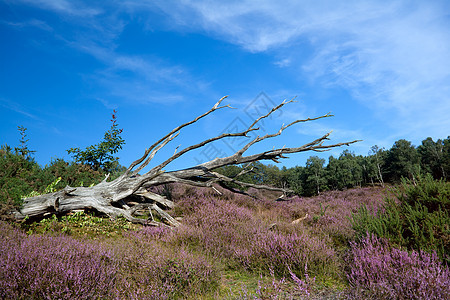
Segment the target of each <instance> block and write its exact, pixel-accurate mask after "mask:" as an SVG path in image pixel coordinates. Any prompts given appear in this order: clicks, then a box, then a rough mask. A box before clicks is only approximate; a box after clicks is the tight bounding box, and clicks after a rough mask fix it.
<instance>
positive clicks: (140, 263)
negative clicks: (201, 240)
mask: <svg viewBox="0 0 450 300" xmlns="http://www.w3.org/2000/svg"><path fill="white" fill-rule="evenodd" d="M165 235H170V230H164V229H159V228H153V229H151V228H147V229H145V230H143V231H142V232H138V233H135V234H130V235H129V236H128V239H126V240H122V241H121V242H119V243H116V249H117V253H118V254H119V255H120V257H121V258H122V264H123V267H124V268H123V270H122V271H123V280H124V282H125V284H124V285H123V288H122V289H118V290H117V298H119V299H179V298H181V299H185V298H188V297H189V296H191V297H192V296H193V295H199V294H203V293H208V292H211V291H214V290H215V289H217V287H218V281H219V275H218V272H217V270H216V268H215V267H214V266H213V265H212V264H211V263H209V262H208V261H207V260H206V259H205V258H204V257H203V256H201V255H194V254H192V253H191V252H189V251H188V250H186V249H184V248H183V247H177V248H174V249H171V248H168V247H166V246H165V245H164V242H162V241H160V240H158V239H159V238H160V237H162V238H163V239H164V236H165Z"/></svg>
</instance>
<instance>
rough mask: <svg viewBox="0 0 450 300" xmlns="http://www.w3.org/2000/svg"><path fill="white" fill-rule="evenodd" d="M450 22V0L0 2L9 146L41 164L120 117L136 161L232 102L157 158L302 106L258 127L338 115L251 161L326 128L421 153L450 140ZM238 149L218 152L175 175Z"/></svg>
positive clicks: (0, 79) (342, 137) (292, 132)
mask: <svg viewBox="0 0 450 300" xmlns="http://www.w3.org/2000/svg"><path fill="white" fill-rule="evenodd" d="M449 28H450V2H449V1H351V0H347V1H201V0H199V1H168V0H166V1H145V0H140V1H133V0H128V1H127V0H124V1H77V0H73V1H65V0H60V1H57V0H35V1H33V0H14V1H9V0H0V143H1V144H5V143H7V144H8V145H10V146H13V147H14V146H17V145H18V140H19V137H20V136H19V133H18V131H17V126H19V125H22V126H25V127H26V128H28V138H29V139H30V141H29V147H30V148H31V149H33V150H36V151H37V152H36V154H35V158H36V160H37V161H38V162H39V163H40V164H42V165H45V164H46V163H49V162H50V161H51V159H54V158H59V157H62V158H66V159H69V158H70V157H69V156H68V155H67V153H66V151H65V150H67V149H69V148H72V147H82V148H84V147H86V146H89V145H92V144H95V143H97V142H99V141H100V140H101V139H102V137H103V134H104V132H105V131H106V130H107V129H108V128H109V127H110V121H109V120H110V114H111V112H112V110H113V109H117V111H118V123H119V126H120V128H123V129H124V131H123V137H124V139H125V141H126V145H125V146H124V148H123V150H122V151H121V152H119V156H120V158H121V160H120V161H121V163H122V164H123V165H125V166H128V165H129V164H130V163H131V162H132V161H133V160H134V159H137V158H138V157H139V156H140V155H141V154H142V153H143V151H144V150H145V148H146V147H148V146H149V145H151V144H152V143H153V142H154V141H155V140H156V139H158V138H159V137H161V136H162V135H164V134H165V133H166V132H168V131H170V130H171V129H173V128H174V127H176V126H177V125H179V124H181V123H184V122H187V121H189V120H190V119H193V118H194V117H196V116H197V115H199V114H201V113H202V112H204V111H207V110H208V109H210V108H211V107H212V106H213V105H214V103H215V102H216V101H217V100H218V99H220V98H221V97H222V96H224V95H229V98H228V99H227V100H226V102H227V104H230V105H231V106H233V107H235V108H237V109H233V110H221V111H217V112H216V113H215V114H213V115H211V116H209V117H208V118H206V119H204V120H202V121H201V122H199V123H197V124H196V125H193V126H191V128H187V129H186V130H184V131H183V132H182V133H181V134H180V136H179V137H178V138H177V139H176V140H174V141H172V143H171V144H169V145H167V147H166V150H165V151H162V152H161V153H159V155H158V157H157V158H156V159H155V163H157V162H158V161H161V160H162V159H163V158H165V157H167V156H168V155H169V156H170V155H171V153H173V151H174V150H175V148H176V147H177V146H180V147H186V146H189V145H190V144H192V143H195V142H199V141H201V140H203V139H205V138H207V137H211V136H214V135H217V134H220V133H222V132H224V131H226V130H229V131H230V130H233V128H234V129H236V128H240V127H242V126H245V125H246V124H248V123H249V122H250V120H251V117H252V116H254V115H255V114H256V113H257V112H264V109H266V107H267V106H268V104H274V105H275V104H278V103H280V102H281V101H283V100H284V99H292V98H293V97H297V98H296V100H297V102H296V103H294V104H290V105H288V106H286V107H284V108H283V110H282V111H280V112H279V113H277V114H275V115H274V116H273V118H271V119H270V120H267V121H266V122H264V124H261V131H262V133H267V132H273V131H277V130H278V129H279V127H280V126H281V125H282V124H283V123H287V122H290V121H293V120H295V119H298V118H307V117H314V116H318V115H323V114H325V113H328V112H331V113H333V114H334V115H335V116H334V117H333V118H327V119H323V120H319V121H316V122H313V123H306V124H299V126H296V127H292V128H289V129H288V130H286V131H285V132H284V133H283V135H282V136H281V137H279V138H276V139H272V140H266V141H265V142H264V143H262V145H256V146H257V147H255V149H253V150H252V151H253V152H256V151H258V150H262V149H263V148H272V147H274V146H275V147H281V146H283V145H286V146H299V145H301V144H303V143H305V142H308V141H310V140H312V139H315V138H317V137H319V136H321V135H323V134H325V133H327V132H328V131H331V130H333V133H332V135H331V141H330V143H337V142H342V141H350V140H354V139H362V140H363V142H360V143H358V144H354V145H352V146H351V147H350V148H349V150H351V151H354V152H355V153H356V154H362V155H367V153H368V151H369V150H370V147H371V146H372V145H375V144H376V145H379V146H380V147H385V148H390V147H391V146H392V144H393V143H394V142H395V141H396V140H398V139H401V138H404V139H407V140H410V141H412V142H413V144H415V145H419V144H420V143H421V141H422V140H423V139H425V138H426V137H428V136H431V137H432V138H433V139H437V138H446V137H447V136H448V135H449V134H450V133H449V128H450V117H449V115H450V29H449ZM238 145H239V144H238V142H236V141H234V140H233V141H225V142H217V143H216V144H214V145H213V147H210V148H208V149H204V150H203V151H202V150H201V151H197V152H195V153H191V154H190V155H188V156H187V157H186V158H185V159H180V160H179V161H177V162H175V163H173V164H172V165H171V168H181V167H186V166H190V165H193V164H195V163H196V162H202V161H205V160H207V159H208V158H210V157H212V156H216V155H218V154H220V153H222V154H228V155H230V154H232V151H233V150H234V149H235V148H236V147H237V146H238ZM342 150H343V149H336V150H333V151H330V152H328V153H324V154H320V156H322V157H324V158H327V157H328V156H329V155H331V154H332V155H334V156H338V155H339V153H340V152H341V151H342ZM310 155H316V153H303V154H296V155H291V157H290V159H288V160H285V161H284V165H286V166H287V167H291V166H295V165H303V164H304V163H305V161H306V159H307V158H308V157H309V156H310Z"/></svg>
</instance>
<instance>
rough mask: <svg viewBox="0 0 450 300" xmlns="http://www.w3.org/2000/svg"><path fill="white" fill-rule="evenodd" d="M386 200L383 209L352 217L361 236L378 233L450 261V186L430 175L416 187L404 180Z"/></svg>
mask: <svg viewBox="0 0 450 300" xmlns="http://www.w3.org/2000/svg"><path fill="white" fill-rule="evenodd" d="M395 195H396V199H391V198H387V199H386V200H385V204H384V207H383V209H382V210H379V211H378V212H370V211H369V209H368V208H367V207H365V206H362V207H361V208H360V210H359V212H358V213H356V214H353V215H352V217H353V218H352V223H353V229H354V230H355V231H356V234H357V236H358V237H360V238H361V237H364V236H365V235H366V234H367V233H375V234H376V235H378V236H379V237H383V238H389V239H390V240H391V242H393V243H395V244H397V245H399V246H404V247H407V248H408V249H410V250H411V249H414V250H424V251H427V252H430V253H431V252H433V251H436V252H437V253H438V255H439V257H440V258H441V259H443V260H444V261H446V262H447V263H449V262H450V214H449V209H450V183H449V182H444V181H442V180H441V181H436V180H434V179H433V178H432V177H431V175H427V176H425V177H419V178H418V180H417V182H416V184H413V183H412V182H411V181H410V180H407V179H404V180H403V182H402V185H401V186H400V187H399V188H397V189H396V191H395Z"/></svg>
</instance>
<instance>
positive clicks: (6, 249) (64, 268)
mask: <svg viewBox="0 0 450 300" xmlns="http://www.w3.org/2000/svg"><path fill="white" fill-rule="evenodd" d="M117 272H118V264H117V262H116V261H115V260H114V257H113V256H112V253H111V252H109V251H106V250H103V249H102V248H101V247H100V246H98V245H94V244H90V243H82V242H80V241H77V240H74V239H72V238H70V237H67V236H56V237H51V236H37V235H31V236H26V235H25V234H23V233H21V232H19V231H17V230H14V229H12V228H10V226H9V225H7V224H5V223H0V298H2V299H100V298H105V297H106V296H108V295H109V293H110V291H111V290H112V289H113V287H114V285H115V280H116V275H117Z"/></svg>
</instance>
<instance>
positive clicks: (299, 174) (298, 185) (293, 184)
mask: <svg viewBox="0 0 450 300" xmlns="http://www.w3.org/2000/svg"><path fill="white" fill-rule="evenodd" d="M285 174H286V178H287V183H288V187H289V188H290V189H291V190H293V191H294V193H295V194H297V195H303V193H304V186H305V182H306V173H305V167H301V166H296V167H294V168H289V169H287V170H285Z"/></svg>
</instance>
